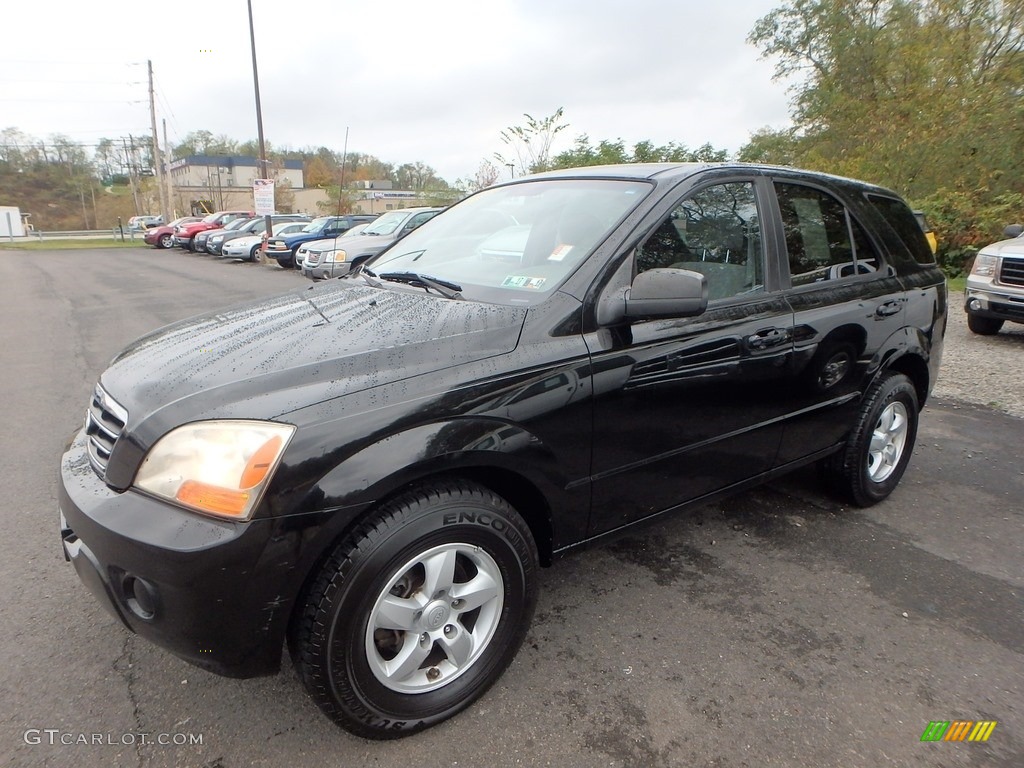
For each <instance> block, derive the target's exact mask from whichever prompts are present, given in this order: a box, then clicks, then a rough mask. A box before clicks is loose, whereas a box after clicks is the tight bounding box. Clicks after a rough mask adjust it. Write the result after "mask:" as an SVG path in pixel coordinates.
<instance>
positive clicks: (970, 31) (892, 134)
mask: <svg viewBox="0 0 1024 768" xmlns="http://www.w3.org/2000/svg"><path fill="white" fill-rule="evenodd" d="M749 40H750V42H752V43H754V44H755V45H758V46H759V47H760V48H761V50H762V52H763V54H764V55H765V56H767V57H774V58H776V60H777V65H776V76H777V77H780V78H790V79H794V80H795V85H794V86H793V93H794V100H793V114H792V117H793V121H794V124H795V131H794V133H793V135H792V137H791V140H789V141H787V140H786V137H784V136H778V135H776V136H771V135H760V136H758V137H756V140H755V142H754V144H755V146H754V147H752V148H750V149H747V148H744V152H743V153H742V154H743V155H745V156H756V155H757V154H758V153H761V152H764V151H768V150H771V152H779V151H782V153H783V154H784V155H785V154H788V153H789V152H790V151H791V150H792V154H791V157H792V159H793V160H794V161H795V162H799V163H800V164H803V165H807V166H809V167H813V168H817V169H821V170H828V171H832V172H836V173H841V174H846V175H852V176H861V177H864V178H868V179H871V180H874V181H878V182H881V183H883V184H887V185H889V186H891V187H894V188H896V189H898V190H900V191H901V192H903V193H904V194H907V195H909V196H911V197H921V196H924V195H928V194H930V193H932V192H934V191H935V190H937V189H939V188H940V187H943V186H947V187H949V188H951V189H978V188H989V189H991V190H992V192H993V194H998V193H1000V192H1003V191H1010V190H1020V189H1021V185H1024V151H1022V150H1024V99H1021V83H1024V0H915V1H912V0H790V1H789V2H788V3H786V4H784V5H782V6H781V7H779V8H777V9H775V10H774V11H772V12H770V13H769V14H767V15H766V16H765V17H763V18H761V19H760V20H758V22H757V24H756V25H755V27H754V29H753V31H752V32H751V33H750V37H749Z"/></svg>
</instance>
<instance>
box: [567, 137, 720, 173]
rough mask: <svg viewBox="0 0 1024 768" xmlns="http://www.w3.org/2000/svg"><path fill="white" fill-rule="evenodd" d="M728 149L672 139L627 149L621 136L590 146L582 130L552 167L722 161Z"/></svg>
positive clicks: (641, 144)
mask: <svg viewBox="0 0 1024 768" xmlns="http://www.w3.org/2000/svg"><path fill="white" fill-rule="evenodd" d="M727 156H728V152H726V150H724V149H715V148H714V147H712V146H711V145H710V144H704V145H702V146H700V147H698V148H697V149H693V150H691V149H688V148H687V147H686V145H685V144H677V143H676V142H669V143H668V144H665V145H663V146H660V147H656V146H655V145H654V144H653V143H652V142H650V141H647V140H644V141H640V142H637V143H636V144H634V145H633V149H632V150H631V151H628V152H627V151H626V147H625V142H623V140H622V139H616V140H615V141H609V140H607V139H602V140H601V141H600V142H598V144H597V146H596V147H594V146H591V144H590V137H589V136H587V135H586V134H582V135H581V136H578V137H577V138H576V142H575V144H574V145H573V148H572V149H570V150H567V151H565V152H561V153H560V154H558V155H556V156H555V158H554V159H553V160H552V161H551V168H579V167H583V166H588V165H611V164H617V163H720V162H722V161H723V160H725V159H726V157H727Z"/></svg>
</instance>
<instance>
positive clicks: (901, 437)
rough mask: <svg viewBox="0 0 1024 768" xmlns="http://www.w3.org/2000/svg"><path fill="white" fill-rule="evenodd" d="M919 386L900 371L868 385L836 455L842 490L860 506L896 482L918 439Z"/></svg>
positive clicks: (888, 490) (878, 497) (884, 493)
mask: <svg viewBox="0 0 1024 768" xmlns="http://www.w3.org/2000/svg"><path fill="white" fill-rule="evenodd" d="M918 412H919V407H918V401H917V390H916V389H914V385H913V383H912V382H911V381H910V379H908V378H907V377H906V376H904V375H903V374H901V373H889V374H884V375H883V376H882V377H881V378H879V379H878V380H877V381H876V382H875V383H874V384H873V385H872V386H871V388H870V389H869V390H868V392H867V394H866V395H865V397H864V401H863V404H862V405H861V409H860V413H859V415H858V417H857V422H856V424H855V426H854V428H853V431H852V432H851V433H850V436H849V438H847V442H846V447H845V448H844V450H843V451H842V452H841V453H840V454H839V455H838V456H837V457H836V464H835V467H836V469H837V474H838V477H837V478H836V479H837V480H838V481H839V483H840V487H841V488H842V490H844V491H845V492H846V494H847V495H848V496H849V497H850V498H851V499H852V500H853V501H854V503H856V504H857V505H858V506H861V507H870V506H871V505H872V504H877V503H878V502H880V501H882V500H883V499H885V498H886V497H888V496H889V494H890V493H892V492H893V490H895V488H896V486H897V485H899V482H900V478H902V477H903V473H904V471H906V468H907V464H908V463H909V462H910V455H911V453H913V450H914V442H915V440H916V438H917V424H918Z"/></svg>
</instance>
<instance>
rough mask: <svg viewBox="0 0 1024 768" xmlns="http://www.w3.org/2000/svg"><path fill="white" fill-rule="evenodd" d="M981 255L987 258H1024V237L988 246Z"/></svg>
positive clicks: (981, 251) (982, 250)
mask: <svg viewBox="0 0 1024 768" xmlns="http://www.w3.org/2000/svg"><path fill="white" fill-rule="evenodd" d="M979 253H983V254H985V255H986V256H1004V257H1005V256H1011V257H1016V258H1024V235H1021V236H1020V237H1014V238H1012V239H1010V240H1001V241H999V242H998V243H993V244H992V245H986V246H985V247H984V248H982V249H981V250H980V251H979Z"/></svg>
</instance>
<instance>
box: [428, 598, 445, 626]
mask: <svg viewBox="0 0 1024 768" xmlns="http://www.w3.org/2000/svg"><path fill="white" fill-rule="evenodd" d="M450 612H451V609H449V607H448V604H447V603H446V602H444V601H442V600H435V601H434V602H433V603H431V604H430V605H428V606H427V609H426V610H425V611H423V626H424V627H425V628H426V629H440V628H441V625H443V624H444V623H445V622H446V621H448V614H449V613H450Z"/></svg>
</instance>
